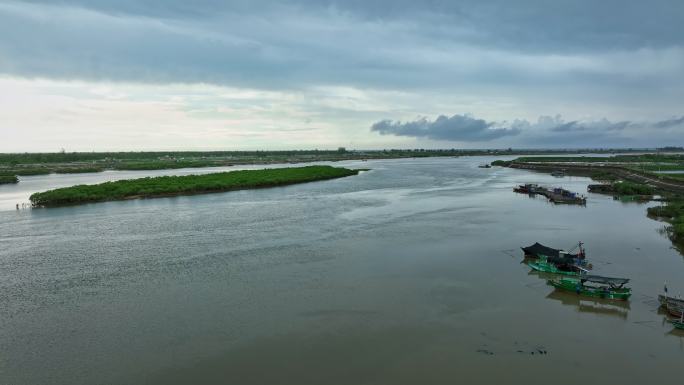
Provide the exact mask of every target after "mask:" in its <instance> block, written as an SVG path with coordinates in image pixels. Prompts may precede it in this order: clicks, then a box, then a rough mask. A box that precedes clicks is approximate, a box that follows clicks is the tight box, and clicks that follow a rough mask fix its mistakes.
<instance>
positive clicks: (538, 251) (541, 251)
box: [522, 242, 580, 258]
mask: <svg viewBox="0 0 684 385" xmlns="http://www.w3.org/2000/svg"><path fill="white" fill-rule="evenodd" d="M522 249H523V251H524V252H525V254H526V255H527V254H530V255H536V256H539V255H545V256H547V257H559V256H560V251H561V250H558V249H554V248H551V247H548V246H544V245H542V244H541V243H539V242H535V243H534V245H532V246H527V247H522ZM566 255H567V257H569V258H580V257H579V256H578V255H577V254H566Z"/></svg>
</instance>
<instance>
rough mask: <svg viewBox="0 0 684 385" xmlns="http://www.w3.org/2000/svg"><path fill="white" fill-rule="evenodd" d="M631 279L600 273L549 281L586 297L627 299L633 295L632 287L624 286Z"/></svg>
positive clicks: (554, 285) (556, 286)
mask: <svg viewBox="0 0 684 385" xmlns="http://www.w3.org/2000/svg"><path fill="white" fill-rule="evenodd" d="M627 282H629V279H627V278H610V277H601V276H598V275H581V276H578V277H577V278H565V277H563V278H557V279H551V280H548V283H549V284H550V285H551V286H553V287H555V288H557V289H560V290H565V291H570V292H575V293H577V294H578V295H583V296H586V297H594V298H603V299H610V300H617V301H626V300H627V299H629V297H630V296H631V295H632V289H630V288H628V287H623V286H624V285H625V284H626V283H627Z"/></svg>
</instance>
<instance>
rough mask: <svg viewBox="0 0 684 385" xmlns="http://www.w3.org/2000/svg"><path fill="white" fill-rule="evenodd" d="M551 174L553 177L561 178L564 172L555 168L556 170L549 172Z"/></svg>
mask: <svg viewBox="0 0 684 385" xmlns="http://www.w3.org/2000/svg"><path fill="white" fill-rule="evenodd" d="M551 175H552V176H555V177H557V178H562V177H564V176H565V172H563V171H558V170H556V171H553V172H552V173H551Z"/></svg>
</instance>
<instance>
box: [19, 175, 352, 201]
mask: <svg viewBox="0 0 684 385" xmlns="http://www.w3.org/2000/svg"><path fill="white" fill-rule="evenodd" d="M358 172H359V170H350V169H346V168H339V167H331V166H308V167H294V168H278V169H265V170H244V171H232V172H221V173H212V174H204V175H186V176H161V177H155V178H141V179H129V180H120V181H115V182H106V183H100V184H95V185H78V186H72V187H65V188H59V189H55V190H49V191H45V192H40V193H35V194H33V195H31V197H30V198H29V199H30V200H31V203H32V204H33V206H36V207H50V206H60V205H70V204H79V203H88V202H103V201H113V200H124V199H135V198H153V197H161V196H174V195H188V194H200V193H210V192H220V191H230V190H241V189H251V188H263V187H274V186H284V185H289V184H295V183H305V182H313V181H317V180H326V179H334V178H341V177H345V176H350V175H356V174H358Z"/></svg>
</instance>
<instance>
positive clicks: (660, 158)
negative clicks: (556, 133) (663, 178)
mask: <svg viewBox="0 0 684 385" xmlns="http://www.w3.org/2000/svg"><path fill="white" fill-rule="evenodd" d="M515 162H521V163H526V162H527V163H529V162H539V163H547V162H552V163H555V162H581V163H666V164H667V163H674V167H682V166H681V165H680V164H684V156H683V155H662V154H640V155H615V156H545V157H536V156H523V157H520V158H517V159H516V160H515ZM635 166H636V165H635ZM646 167H653V168H654V169H655V170H657V169H658V166H657V165H646ZM661 167H665V165H661ZM662 169H663V170H665V169H664V168H662ZM674 169H675V170H679V169H680V168H674Z"/></svg>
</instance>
